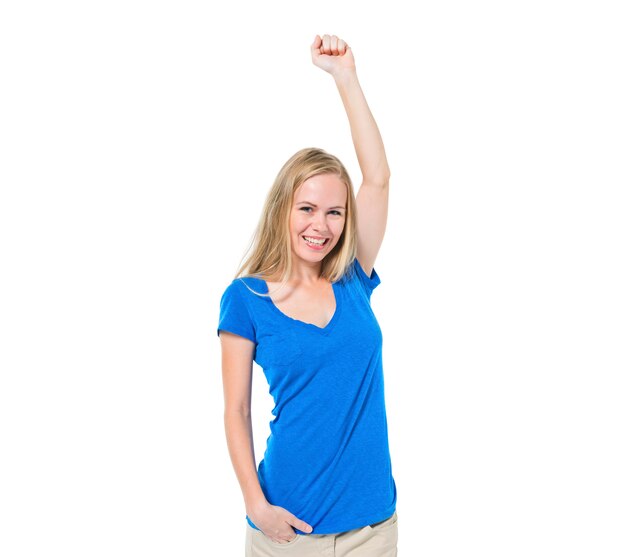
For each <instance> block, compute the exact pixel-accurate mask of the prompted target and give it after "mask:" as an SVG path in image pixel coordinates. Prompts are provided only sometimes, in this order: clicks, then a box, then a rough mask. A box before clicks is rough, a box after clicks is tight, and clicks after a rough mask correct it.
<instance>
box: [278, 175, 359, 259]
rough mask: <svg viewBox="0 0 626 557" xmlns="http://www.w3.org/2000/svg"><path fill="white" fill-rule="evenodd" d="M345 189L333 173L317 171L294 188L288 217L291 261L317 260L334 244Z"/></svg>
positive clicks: (343, 214)
mask: <svg viewBox="0 0 626 557" xmlns="http://www.w3.org/2000/svg"><path fill="white" fill-rule="evenodd" d="M347 198H348V189H347V187H346V185H345V184H344V183H343V182H342V181H341V179H340V178H339V176H337V175H336V174H318V175H316V176H312V177H311V178H309V179H307V180H305V181H304V182H303V183H302V185H301V186H300V187H299V188H298V189H297V190H296V191H295V194H294V198H293V203H292V206H291V215H290V219H289V233H290V236H291V250H292V253H293V254H294V258H295V261H294V263H296V262H298V260H300V261H306V262H308V263H319V262H320V261H322V259H324V257H325V256H326V255H327V254H328V253H330V252H331V251H332V249H333V248H334V247H335V246H336V245H337V242H339V239H340V238H341V233H342V232H343V228H344V224H345V221H346V203H347Z"/></svg>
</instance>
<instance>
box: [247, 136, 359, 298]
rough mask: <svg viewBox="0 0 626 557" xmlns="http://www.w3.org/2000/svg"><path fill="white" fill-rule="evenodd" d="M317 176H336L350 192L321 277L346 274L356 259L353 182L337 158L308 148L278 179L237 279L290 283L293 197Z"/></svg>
mask: <svg viewBox="0 0 626 557" xmlns="http://www.w3.org/2000/svg"><path fill="white" fill-rule="evenodd" d="M318 174H335V175H337V176H338V177H339V179H340V180H341V181H342V182H343V183H344V184H345V185H346V189H347V190H348V191H347V193H348V195H347V202H346V211H345V223H344V228H343V231H342V234H341V237H340V238H339V241H338V242H337V244H336V245H335V247H334V248H333V249H332V251H331V252H330V253H329V254H328V255H326V257H324V259H323V260H322V268H321V274H320V276H321V277H323V278H325V279H327V280H329V281H330V282H335V281H337V280H339V279H340V278H341V277H342V276H343V275H344V274H345V273H346V271H347V269H348V267H349V266H350V264H351V263H352V261H353V260H354V259H355V258H356V242H357V235H356V200H355V196H354V189H353V186H352V181H351V180H350V176H349V175H348V171H347V170H346V168H345V167H344V165H343V164H342V163H341V161H340V160H339V159H338V158H337V157H335V156H334V155H331V154H329V153H327V152H326V151H324V150H323V149H317V148H307V149H301V150H300V151H298V152H297V153H295V154H294V155H293V156H292V157H291V158H290V159H289V160H288V161H287V162H286V163H285V164H284V165H283V167H282V168H281V169H280V172H279V173H278V175H277V176H276V179H275V180H274V184H273V185H272V187H271V189H270V191H269V193H268V195H267V198H266V200H265V205H264V207H263V211H262V213H261V218H260V219H259V223H258V225H257V228H256V231H255V232H254V235H253V237H252V241H251V243H250V246H249V247H248V250H247V251H246V253H249V255H248V256H247V257H246V256H245V255H244V258H245V259H244V260H243V262H242V263H241V264H240V266H239V269H238V270H237V273H236V274H235V278H238V277H243V276H255V277H258V278H262V279H266V278H268V277H280V281H281V282H282V283H283V284H282V285H281V287H282V286H283V285H284V284H285V283H286V281H287V280H289V277H290V275H291V270H292V254H291V239H290V234H289V220H290V215H291V207H292V204H293V198H294V194H295V191H296V190H297V189H298V188H299V187H300V186H301V185H302V183H303V182H304V181H305V180H308V179H309V178H311V177H312V176H316V175H318ZM244 282H245V281H244ZM246 286H247V285H246ZM256 293H257V294H261V293H259V292H256ZM264 295H268V294H264Z"/></svg>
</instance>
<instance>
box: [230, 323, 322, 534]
mask: <svg viewBox="0 0 626 557" xmlns="http://www.w3.org/2000/svg"><path fill="white" fill-rule="evenodd" d="M220 340H221V344H222V381H223V385H224V427H225V431H226V442H227V445H228V452H229V454H230V459H231V461H232V463H233V468H234V469H235V474H236V476H237V480H238V481H239V485H240V487H241V492H242V494H243V499H244V503H245V506H246V514H247V515H248V516H249V517H250V519H251V520H252V522H253V523H254V524H255V526H257V527H258V528H259V529H260V530H261V531H262V532H263V533H264V534H265V535H266V536H268V537H270V538H271V539H273V540H274V541H278V542H279V543H280V542H284V541H289V540H291V539H293V537H294V530H293V528H292V526H293V527H295V528H298V529H299V530H301V531H303V532H311V531H312V528H311V526H310V525H309V524H307V523H306V522H304V521H302V520H300V519H299V518H297V517H296V516H294V515H293V514H291V513H290V512H289V511H288V510H287V509H284V508H282V507H279V506H276V505H271V504H270V503H269V502H268V501H267V499H266V498H265V494H264V493H263V491H262V489H261V485H260V484H259V479H258V476H257V469H256V461H255V457H254V441H253V439H254V438H253V433H252V414H251V398H252V358H253V354H254V343H253V342H252V341H251V340H249V339H247V338H244V337H241V336H239V335H235V334H233V333H229V332H227V331H221V332H220Z"/></svg>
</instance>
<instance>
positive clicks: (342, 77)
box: [332, 67, 357, 83]
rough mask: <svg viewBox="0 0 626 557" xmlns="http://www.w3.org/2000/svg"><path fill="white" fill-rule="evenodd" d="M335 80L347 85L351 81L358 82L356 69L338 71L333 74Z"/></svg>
mask: <svg viewBox="0 0 626 557" xmlns="http://www.w3.org/2000/svg"><path fill="white" fill-rule="evenodd" d="M332 76H333V79H334V80H335V82H337V83H345V82H350V81H356V80H357V77H356V68H354V67H352V68H340V69H338V70H336V71H335V72H334V73H333V74H332Z"/></svg>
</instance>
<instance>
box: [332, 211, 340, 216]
mask: <svg viewBox="0 0 626 557" xmlns="http://www.w3.org/2000/svg"><path fill="white" fill-rule="evenodd" d="M331 213H332V214H333V215H338V216H341V211H331Z"/></svg>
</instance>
